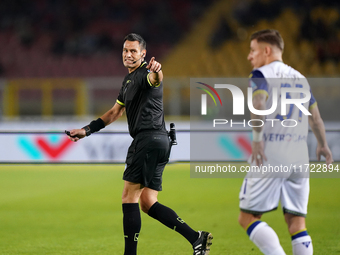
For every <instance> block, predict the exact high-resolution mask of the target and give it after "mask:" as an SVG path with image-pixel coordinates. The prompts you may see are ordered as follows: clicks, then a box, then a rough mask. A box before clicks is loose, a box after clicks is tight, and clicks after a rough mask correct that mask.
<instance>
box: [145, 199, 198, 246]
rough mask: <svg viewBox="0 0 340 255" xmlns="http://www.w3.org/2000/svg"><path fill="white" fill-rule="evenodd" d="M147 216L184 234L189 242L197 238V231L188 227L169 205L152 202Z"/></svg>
mask: <svg viewBox="0 0 340 255" xmlns="http://www.w3.org/2000/svg"><path fill="white" fill-rule="evenodd" d="M148 214H149V216H150V217H152V218H154V219H156V220H158V221H160V222H161V223H163V224H164V225H165V226H167V227H168V228H171V229H173V230H175V231H177V232H178V233H180V234H181V235H182V236H184V237H185V238H186V239H187V240H188V241H189V242H190V243H191V244H193V243H194V242H195V241H196V240H197V239H198V233H197V232H196V231H194V230H193V229H192V228H190V227H189V226H188V225H187V224H186V223H185V222H184V220H182V219H181V218H180V217H178V215H177V214H176V213H175V212H174V211H173V210H172V209H170V208H169V207H166V206H164V205H162V204H160V203H158V202H156V203H154V204H153V205H152V206H151V208H150V209H149V212H148Z"/></svg>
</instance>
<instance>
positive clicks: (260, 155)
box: [250, 93, 268, 166]
mask: <svg viewBox="0 0 340 255" xmlns="http://www.w3.org/2000/svg"><path fill="white" fill-rule="evenodd" d="M267 95H268V94H267V93H255V94H254V96H253V106H254V108H255V109H257V110H265V108H266V100H267ZM250 117H251V119H252V120H262V121H264V119H265V117H264V116H263V115H256V114H254V113H252V112H251V113H250ZM262 123H263V122H261V121H253V125H254V126H256V127H253V142H252V155H251V162H253V161H254V160H255V162H256V165H258V166H259V165H261V164H263V159H264V160H266V161H267V157H266V155H265V154H264V143H263V140H262V137H263V127H262Z"/></svg>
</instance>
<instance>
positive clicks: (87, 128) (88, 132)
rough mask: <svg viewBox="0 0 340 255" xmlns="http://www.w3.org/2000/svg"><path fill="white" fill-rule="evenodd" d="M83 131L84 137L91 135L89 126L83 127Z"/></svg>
mask: <svg viewBox="0 0 340 255" xmlns="http://www.w3.org/2000/svg"><path fill="white" fill-rule="evenodd" d="M83 129H84V130H85V133H86V136H89V135H91V129H90V127H89V126H85V127H83Z"/></svg>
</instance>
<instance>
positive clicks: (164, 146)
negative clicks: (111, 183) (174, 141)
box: [123, 131, 170, 191]
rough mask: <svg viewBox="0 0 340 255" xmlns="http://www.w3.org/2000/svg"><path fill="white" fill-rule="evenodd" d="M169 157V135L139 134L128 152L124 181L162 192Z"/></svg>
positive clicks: (149, 132) (154, 132) (153, 132)
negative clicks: (164, 172) (164, 171)
mask: <svg viewBox="0 0 340 255" xmlns="http://www.w3.org/2000/svg"><path fill="white" fill-rule="evenodd" d="M169 155H170V140H169V137H168V135H167V133H165V132H162V133H161V132H157V131H152V132H151V131H145V132H141V133H139V134H137V136H136V137H135V139H134V140H133V141H132V143H131V145H130V147H129V150H128V154H127V157H126V161H125V163H126V168H125V171H124V175H123V180H125V181H129V182H133V183H140V184H142V185H143V186H144V187H148V188H150V189H153V190H157V191H161V190H162V175H163V170H164V167H165V165H166V164H167V163H168V161H169Z"/></svg>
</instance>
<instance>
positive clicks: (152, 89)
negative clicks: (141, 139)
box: [117, 62, 166, 138]
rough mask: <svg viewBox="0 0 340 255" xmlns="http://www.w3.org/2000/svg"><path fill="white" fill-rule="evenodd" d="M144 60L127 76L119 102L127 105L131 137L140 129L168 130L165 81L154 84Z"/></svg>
mask: <svg viewBox="0 0 340 255" xmlns="http://www.w3.org/2000/svg"><path fill="white" fill-rule="evenodd" d="M146 66H147V63H146V62H143V63H142V64H141V65H140V66H139V67H138V68H137V69H136V70H134V71H133V72H132V73H129V74H128V75H126V76H125V78H124V81H123V86H122V88H121V89H120V92H119V95H118V98H117V103H118V104H120V105H122V106H125V110H126V116H127V121H128V126H129V132H130V135H131V137H133V138H134V137H135V136H136V135H137V134H138V133H139V132H140V131H144V130H150V131H151V130H156V131H162V132H166V129H165V123H164V113H163V83H162V82H161V83H160V85H158V86H152V84H151V82H150V80H149V74H150V71H149V70H148V69H146Z"/></svg>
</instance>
